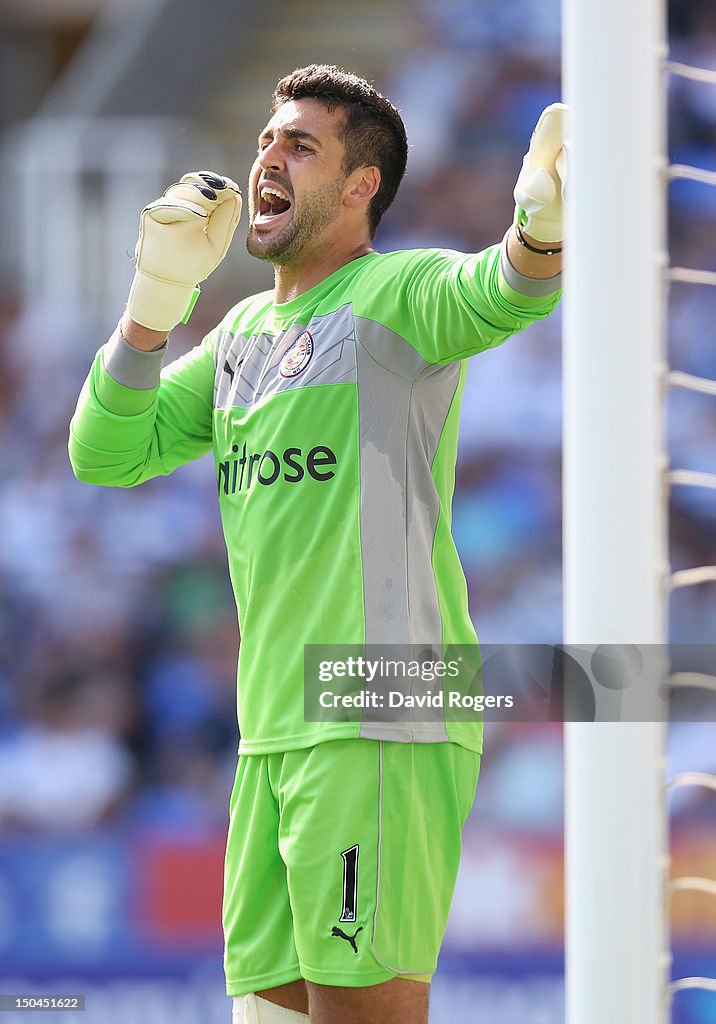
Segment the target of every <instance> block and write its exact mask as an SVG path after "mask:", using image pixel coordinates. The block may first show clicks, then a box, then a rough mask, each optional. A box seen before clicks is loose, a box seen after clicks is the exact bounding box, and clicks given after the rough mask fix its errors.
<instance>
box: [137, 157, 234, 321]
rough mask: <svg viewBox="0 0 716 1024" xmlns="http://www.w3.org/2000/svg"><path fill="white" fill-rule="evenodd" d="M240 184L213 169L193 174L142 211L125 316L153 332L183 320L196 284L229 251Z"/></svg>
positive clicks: (194, 294) (213, 268) (194, 293)
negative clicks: (134, 267) (134, 270)
mask: <svg viewBox="0 0 716 1024" xmlns="http://www.w3.org/2000/svg"><path fill="white" fill-rule="evenodd" d="M241 205H242V200H241V192H240V191H239V186H238V185H237V184H236V182H235V181H232V180H231V178H227V177H226V176H225V175H221V174H215V173H214V172H213V171H192V172H191V173H190V174H185V175H184V177H183V178H182V179H181V181H179V182H177V184H175V185H171V186H170V187H169V188H168V189H167V190H166V192H165V193H164V195H163V196H162V198H161V199H156V200H155V201H154V202H153V203H150V204H149V206H147V207H145V208H144V210H142V216H141V221H140V227H139V238H138V240H137V247H136V250H135V257H136V266H137V269H136V273H135V275H134V280H133V282H132V287H131V289H130V292H129V300H128V302H127V312H128V313H129V316H130V317H131V318H132V320H134V321H136V322H137V323H138V324H142V326H144V327H148V328H150V329H151V330H153V331H163V332H168V331H170V330H171V329H172V327H175V326H176V324H178V323H180V322H186V320H187V319H188V318H189V314H190V313H191V311H192V309H193V308H194V303H195V301H196V298H197V296H198V294H199V288H198V285H199V282H200V281H204V280H206V278H207V277H208V276H209V274H211V273H212V271H214V270H216V268H217V267H218V265H219V264H220V263H221V261H222V260H223V258H224V256H225V255H226V253H227V250H228V248H229V245H230V244H231V239H232V238H233V236H234V231H235V230H236V226H237V224H238V223H239V217H240V216H241Z"/></svg>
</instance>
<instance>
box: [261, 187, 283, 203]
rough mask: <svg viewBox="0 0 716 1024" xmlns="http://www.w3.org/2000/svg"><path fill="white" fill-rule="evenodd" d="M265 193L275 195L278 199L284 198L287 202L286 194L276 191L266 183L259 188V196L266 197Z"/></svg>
mask: <svg viewBox="0 0 716 1024" xmlns="http://www.w3.org/2000/svg"><path fill="white" fill-rule="evenodd" d="M267 195H270V196H277V197H278V198H279V199H284V200H285V201H286V202H289V199H288V196H286V195H284V194H283V192H278V191H277V190H276V189H275V188H269V186H268V185H265V186H264V187H263V188H262V189H261V198H262V199H266V196H267Z"/></svg>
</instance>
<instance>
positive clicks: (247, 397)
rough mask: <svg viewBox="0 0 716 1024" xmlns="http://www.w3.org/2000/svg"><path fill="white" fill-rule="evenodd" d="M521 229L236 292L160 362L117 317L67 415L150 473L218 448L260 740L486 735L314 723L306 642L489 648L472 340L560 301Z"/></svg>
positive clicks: (85, 450) (113, 465)
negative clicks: (212, 323)
mask: <svg viewBox="0 0 716 1024" xmlns="http://www.w3.org/2000/svg"><path fill="white" fill-rule="evenodd" d="M558 288H559V279H558V278H552V279H550V280H548V281H534V280H531V279H528V278H525V277H523V276H521V275H520V274H518V273H516V271H515V270H514V269H513V268H512V267H511V265H510V264H509V261H508V260H507V256H506V252H505V249H504V244H503V246H502V247H500V246H493V247H491V248H488V249H486V250H485V251H484V252H482V253H478V254H476V255H464V254H459V253H455V252H447V251H443V250H435V249H414V250H409V251H401V252H393V253H388V254H378V253H369V254H367V255H365V256H362V257H360V258H359V259H356V260H354V261H352V262H350V263H348V264H346V265H345V266H343V267H341V268H340V269H339V270H337V271H336V272H335V273H333V274H331V275H330V276H329V277H327V278H325V279H324V280H323V281H321V282H320V283H319V284H317V285H315V286H314V287H313V288H311V289H310V290H308V291H306V292H304V293H303V294H302V295H300V296H298V297H297V298H295V299H292V300H291V301H290V302H286V303H283V304H276V303H275V302H274V301H273V294H272V293H271V292H264V293H261V294H258V295H254V296H252V297H250V298H247V299H245V300H243V301H241V302H239V303H238V304H237V305H236V306H234V307H233V309H231V310H230V312H229V313H228V314H227V315H226V316H225V317H224V319H223V320H222V321H221V323H220V324H219V325H218V326H217V327H216V329H215V330H213V331H212V332H211V333H210V334H209V335H208V336H207V337H206V338H205V339H204V341H203V342H202V343H201V344H200V345H198V346H197V347H196V348H194V349H193V350H192V351H191V352H189V353H188V354H187V355H185V356H183V357H182V358H180V359H178V360H176V361H175V362H173V363H171V364H170V365H169V366H168V367H166V368H165V369H164V370H161V363H162V357H163V352H159V353H144V352H140V351H138V350H136V349H134V348H132V347H131V346H129V345H128V344H127V343H126V342H125V341H124V339H123V338H122V337H121V335H120V334H119V332H116V333H115V335H113V337H112V338H111V339H110V341H109V342H108V343H107V344H106V345H105V346H104V347H103V348H102V349H100V351H99V352H98V354H97V357H96V359H95V361H94V364H93V365H92V368H91V370H90V374H89V376H88V378H87V380H86V382H85V385H84V387H83V389H82V393H81V395H80V398H79V402H78V405H77V410H76V412H75V415H74V417H73V420H72V423H71V429H70V459H71V462H72V466H73V468H74V471H75V473H76V475H77V476H78V477H79V478H80V479H81V480H84V481H87V482H89V483H94V484H102V485H111V486H120V487H131V486H134V485H136V484H141V483H142V482H143V481H145V480H148V479H150V478H151V477H155V476H158V475H162V474H167V473H171V472H172V471H173V470H174V469H175V468H176V467H177V466H180V465H181V464H182V463H184V462H186V461H188V460H190V459H195V458H197V457H199V456H201V455H203V454H204V453H205V452H207V451H210V450H212V449H213V454H214V461H215V467H216V481H217V490H218V498H219V504H220V510H221V518H222V525H223V531H224V536H225V540H226V547H227V550H228V557H229V570H230V575H231V580H232V584H233V588H234V593H235V596H236V604H237V608H238V616H239V625H240V633H241V645H240V652H239V665H238V717H239V726H240V733H241V746H240V749H241V751H242V752H244V753H247V754H251V753H266V752H272V751H284V750H291V749H295V748H299V747H306V746H312V745H314V744H315V743H318V742H322V741H326V740H333V739H345V738H347V737H357V736H368V737H372V738H383V739H391V740H402V741H420V742H440V741H443V742H444V741H451V742H455V743H459V744H461V745H463V746H466V747H468V748H470V749H473V750H477V751H480V750H481V744H482V729H481V724H480V722H479V721H476V720H473V721H447V720H434V721H431V722H424V721H422V722H421V721H411V720H407V721H401V722H397V723H396V722H390V723H380V722H375V721H371V722H368V721H363V720H351V721H342V720H336V721H306V716H305V713H304V688H303V674H304V646H305V645H307V644H308V645H334V644H349V645H357V646H361V645H406V644H408V645H416V644H417V645H432V646H433V647H438V648H442V647H443V646H444V645H448V644H450V645H452V644H476V643H477V638H476V635H475V630H474V628H473V624H472V622H471V618H470V614H469V611H468V603H467V587H466V583H465V578H464V575H463V572H462V568H461V565H460V561H459V558H458V553H457V550H456V548H455V544H454V542H453V539H452V536H451V532H450V521H451V503H452V495H453V489H454V479H455V463H456V458H457V437H458V419H459V414H460V400H461V394H462V390H463V385H464V380H465V374H466V360H467V357H469V356H471V355H474V354H475V353H478V352H481V351H483V350H484V349H489V348H494V347H495V346H497V345H499V344H501V343H502V342H504V341H505V340H506V339H507V338H508V337H509V336H510V335H511V334H513V333H515V332H517V331H520V330H522V329H523V328H524V327H526V326H527V325H528V324H530V323H531V322H532V321H534V320H536V319H539V318H542V317H545V316H547V315H548V314H549V313H550V312H551V311H552V310H553V309H554V307H555V306H556V304H557V302H558V300H559V297H560V292H559V291H558Z"/></svg>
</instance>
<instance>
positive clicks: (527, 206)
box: [514, 103, 567, 242]
mask: <svg viewBox="0 0 716 1024" xmlns="http://www.w3.org/2000/svg"><path fill="white" fill-rule="evenodd" d="M566 120H567V107H566V106H565V104H564V103H552V104H550V106H548V107H547V108H546V109H545V110H543V111H542V114H541V115H540V119H539V121H538V122H537V126H536V128H535V130H534V132H533V133H532V138H531V139H530V148H529V150H528V152H527V153H526V155H525V158H524V160H523V161H522V170H521V171H520V175H519V177H518V179H517V184H516V185H515V191H514V196H515V202H516V204H517V207H516V210H515V223H516V225H517V226H518V227H519V228H521V229H522V230H523V231H525V232H526V233H527V234H528V235H530V236H531V237H532V238H534V239H536V240H537V241H540V242H560V241H561V240H562V238H563V237H564V228H563V224H562V207H563V203H564V188H565V184H566V181H567V155H566V149H565V141H564V135H565V128H566Z"/></svg>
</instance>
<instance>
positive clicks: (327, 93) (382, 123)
mask: <svg viewBox="0 0 716 1024" xmlns="http://www.w3.org/2000/svg"><path fill="white" fill-rule="evenodd" d="M302 99H314V100H320V102H321V103H324V104H325V105H326V106H327V107H328V109H329V110H330V111H333V110H335V109H336V108H338V107H341V108H343V109H345V111H346V119H345V123H344V126H343V128H342V130H341V136H340V137H341V141H342V142H343V145H344V147H345V154H344V157H343V171H344V173H345V174H350V173H351V172H352V171H355V170H356V168H358V167H368V166H371V167H373V166H374V167H377V168H378V169H379V170H380V187H379V188H378V191H377V192H376V194H375V195H374V196H373V198H372V199H371V202H370V207H369V209H368V222H369V226H370V232H371V238H373V237H374V236H375V233H376V231H377V229H378V224H379V223H380V221H381V218H382V216H383V214H384V213H385V211H386V210H387V209H388V207H389V206H390V204H391V203H392V202H393V200H394V199H395V194H396V192H397V191H398V186H399V185H400V182H401V181H402V178H403V175H404V174H405V165H406V163H407V160H408V139H407V136H406V134H405V125H404V124H403V119H402V118H401V116H400V114H399V113H398V111H397V110H396V109H395V107H394V106H393V104H392V103H391V102H390V100H388V99H386V98H385V96H382V95H381V94H380V93H379V92H378V91H377V90H376V89H374V88H373V86H372V85H371V84H370V83H369V82H367V81H366V80H365V79H364V78H359V77H358V75H353V74H351V73H350V72H348V71H343V70H342V69H341V68H338V67H335V65H333V64H309V65H308V67H305V68H296V70H295V71H292V72H291V74H290V75H286V77H285V78H282V79H281V81H280V82H278V84H277V85H276V88H275V90H274V94H273V103H272V105H271V113H272V114H273V113H275V112H276V110H278V108H279V107H280V106H281V105H282V104H283V103H287V102H288V101H289V100H302Z"/></svg>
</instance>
